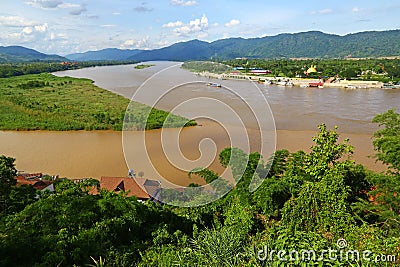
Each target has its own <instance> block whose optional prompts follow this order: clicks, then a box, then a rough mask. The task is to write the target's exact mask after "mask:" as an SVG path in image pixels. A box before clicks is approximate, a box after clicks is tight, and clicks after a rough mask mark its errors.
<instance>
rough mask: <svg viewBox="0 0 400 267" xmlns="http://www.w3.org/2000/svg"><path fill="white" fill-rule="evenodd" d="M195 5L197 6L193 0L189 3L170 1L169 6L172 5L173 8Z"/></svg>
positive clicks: (182, 0) (179, 0) (177, 0)
mask: <svg viewBox="0 0 400 267" xmlns="http://www.w3.org/2000/svg"><path fill="white" fill-rule="evenodd" d="M196 4H197V1H195V0H189V1H184V0H171V5H173V6H194V5H196Z"/></svg>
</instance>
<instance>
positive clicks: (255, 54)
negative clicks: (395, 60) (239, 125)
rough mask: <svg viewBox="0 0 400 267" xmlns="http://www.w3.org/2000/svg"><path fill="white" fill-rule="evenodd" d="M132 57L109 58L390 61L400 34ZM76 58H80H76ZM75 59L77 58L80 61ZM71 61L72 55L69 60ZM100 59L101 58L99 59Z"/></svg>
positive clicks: (282, 39)
mask: <svg viewBox="0 0 400 267" xmlns="http://www.w3.org/2000/svg"><path fill="white" fill-rule="evenodd" d="M102 51H103V50H101V51H98V52H90V53H91V54H90V55H91V58H85V53H83V54H81V55H82V57H81V60H89V59H91V60H94V59H96V56H95V55H96V54H98V55H102V54H103V52H102ZM133 51H134V54H133V55H131V56H129V57H125V58H124V57H122V55H126V51H125V50H119V49H114V50H113V51H112V53H109V54H108V56H109V57H107V58H103V57H101V59H107V60H112V59H117V58H124V59H126V60H136V61H150V60H176V61H186V60H206V59H212V58H218V59H232V58H237V57H246V58H344V57H347V56H349V57H357V58H362V57H388V56H398V55H400V30H391V31H369V32H360V33H354V34H348V35H345V36H340V35H335V34H327V33H323V32H319V31H309V32H301V33H293V34H289V33H284V34H279V35H276V36H267V37H262V38H251V39H244V38H228V39H222V40H217V41H214V42H211V43H209V42H204V41H199V40H191V41H187V42H181V43H176V44H173V45H171V46H168V47H164V48H160V49H154V50H144V51H143V50H142V51H140V50H133ZM75 55H76V54H75ZM75 55H74V57H76V56H75ZM66 57H67V58H69V57H70V55H67V56H66ZM98 59H100V58H98Z"/></svg>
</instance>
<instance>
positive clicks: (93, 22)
mask: <svg viewBox="0 0 400 267" xmlns="http://www.w3.org/2000/svg"><path fill="white" fill-rule="evenodd" d="M395 2H398V1H382V0H381V1H376V0H375V1H370V0H363V1H352V0H347V1H342V0H339V1H314V0H310V1H276V0H275V1H261V0H252V1H244V0H231V1H228V0H219V1H218V0H162V1H161V0H160V1H151V0H140V1H138V0H1V1H0V32H1V34H0V45H3V46H4V45H23V46H26V47H30V48H34V49H37V50H39V51H41V52H45V53H57V54H61V55H65V54H68V53H74V52H84V51H88V50H98V49H102V48H106V47H116V48H122V49H154V48H159V47H163V46H167V45H170V44H173V43H176V42H181V41H187V40H191V39H200V40H204V41H214V40H217V39H222V38H228V37H244V38H251V37H262V36H271V35H277V34H279V33H295V32H303V31H310V30H318V31H323V32H326V33H333V34H339V35H345V34H348V33H355V32H360V31H367V30H392V29H400V19H399V15H398V14H399V12H400V3H395Z"/></svg>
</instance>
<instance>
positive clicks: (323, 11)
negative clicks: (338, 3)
mask: <svg viewBox="0 0 400 267" xmlns="http://www.w3.org/2000/svg"><path fill="white" fill-rule="evenodd" d="M332 12H333V10H332V9H330V8H326V9H321V10H318V11H311V15H318V14H319V15H326V14H330V13H332Z"/></svg>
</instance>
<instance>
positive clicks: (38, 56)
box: [0, 46, 67, 63]
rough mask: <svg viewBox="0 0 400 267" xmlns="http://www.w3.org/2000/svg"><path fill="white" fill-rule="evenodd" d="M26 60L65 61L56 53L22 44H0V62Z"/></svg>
mask: <svg viewBox="0 0 400 267" xmlns="http://www.w3.org/2000/svg"><path fill="white" fill-rule="evenodd" d="M28 61H67V59H66V58H64V57H61V56H58V55H47V54H43V53H40V52H38V51H36V50H33V49H29V48H26V47H23V46H0V63H4V62H28Z"/></svg>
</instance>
